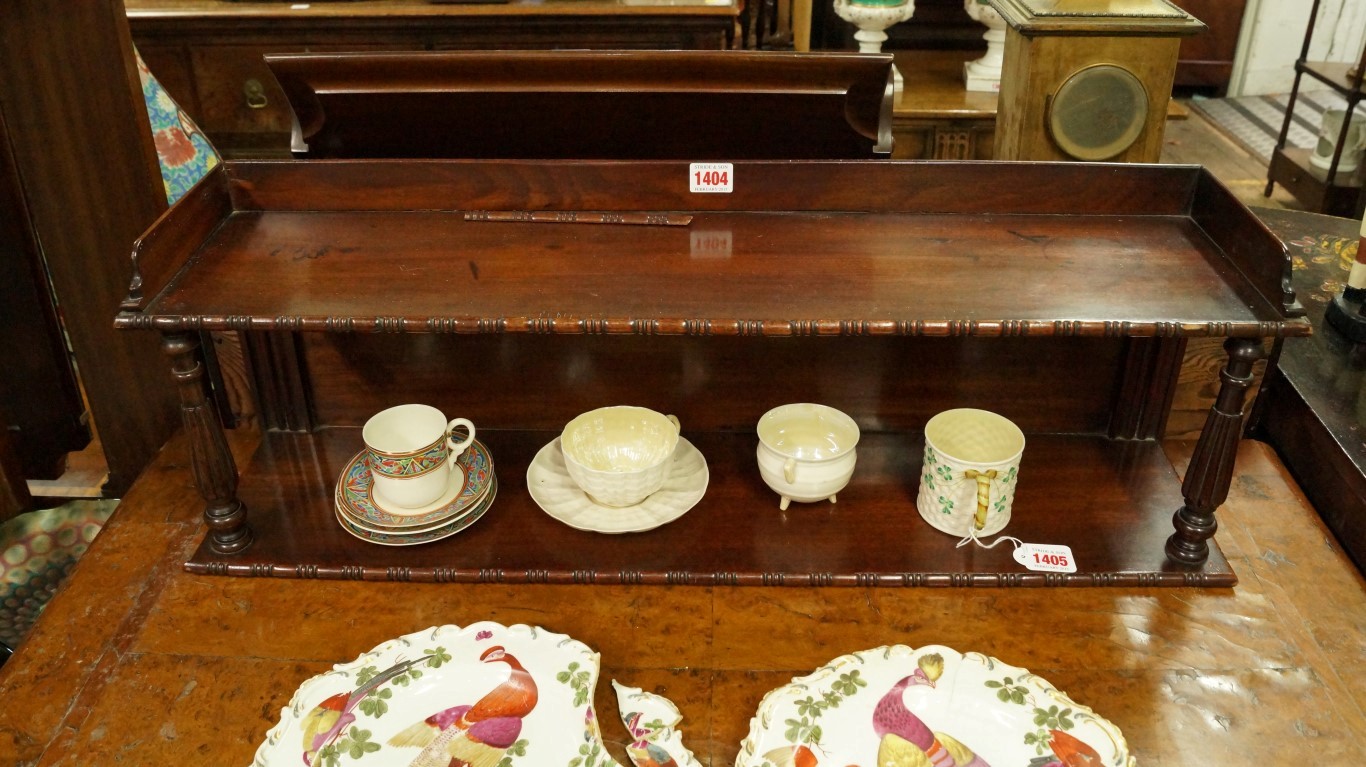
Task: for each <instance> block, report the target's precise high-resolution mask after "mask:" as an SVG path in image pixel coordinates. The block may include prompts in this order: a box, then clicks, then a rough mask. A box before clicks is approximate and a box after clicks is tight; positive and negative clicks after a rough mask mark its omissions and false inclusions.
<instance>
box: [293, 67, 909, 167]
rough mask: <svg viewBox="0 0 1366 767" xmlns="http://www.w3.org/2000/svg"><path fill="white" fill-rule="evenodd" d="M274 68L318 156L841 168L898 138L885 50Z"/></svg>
mask: <svg viewBox="0 0 1366 767" xmlns="http://www.w3.org/2000/svg"><path fill="white" fill-rule="evenodd" d="M266 62H267V64H269V66H270V68H271V71H272V72H273V73H274V74H275V76H276V78H277V79H278V80H279V82H280V85H281V87H282V88H283V89H284V91H285V93H286V94H287V95H288V97H289V101H290V104H291V106H292V107H293V112H294V114H295V115H296V116H297V118H298V123H299V135H298V136H297V137H296V147H295V151H296V154H297V155H298V156H301V157H307V158H329V157H332V158H341V157H345V158H356V157H423V158H440V157H451V158H471V157H476V158H481V159H499V158H513V159H517V158H521V159H526V158H546V159H559V158H575V159H596V158H604V159H674V160H690V161H704V160H744V159H783V160H788V159H839V158H873V157H877V156H885V155H886V154H887V153H888V152H889V151H890V144H891V117H892V81H891V75H892V69H891V66H892V58H891V56H890V55H871V54H823V55H809V54H796V53H781V52H771V51H765V52H758V51H726V52H717V51H630V52H627V51H610V52H606V51H555V52H546V51H529V52H514V51H499V52H489V51H485V52H470V53H455V52H425V53H366V54H360V53H349V54H332V55H322V54H308V55H298V54H296V55H279V56H268V57H267V58H266ZM546 115H555V119H553V120H547V119H545V116H546ZM493 116H496V117H493ZM491 119H492V120H494V122H493V123H491V122H490V120H491ZM566 125H573V126H575V129H574V130H572V131H566V130H565V129H564V126H566Z"/></svg>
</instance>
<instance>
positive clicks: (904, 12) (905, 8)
mask: <svg viewBox="0 0 1366 767" xmlns="http://www.w3.org/2000/svg"><path fill="white" fill-rule="evenodd" d="M834 3H835V13H836V14H837V15H838V16H839V17H840V18H841V19H844V20H845V21H847V22H849V23H850V24H853V25H854V26H856V27H858V31H857V32H855V33H854V39H855V40H857V41H858V49H859V52H860V53H881V52H882V44H883V43H885V42H887V28H888V27H891V26H893V25H896V24H899V23H901V22H903V21H906V20H907V19H909V18H911V16H914V15H915V3H914V2H913V0H834ZM892 78H893V80H894V83H893V87H894V88H895V92H896V94H897V95H896V98H900V94H901V91H902V89H903V87H904V81H903V79H902V77H901V72H900V71H899V70H898V69H897V68H896V65H893V66H892Z"/></svg>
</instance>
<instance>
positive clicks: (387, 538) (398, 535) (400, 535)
mask: <svg viewBox="0 0 1366 767" xmlns="http://www.w3.org/2000/svg"><path fill="white" fill-rule="evenodd" d="M497 495H498V480H497V478H494V480H493V482H492V484H490V485H489V487H488V491H487V492H486V493H484V497H483V498H481V499H480V500H479V502H478V503H476V504H475V505H474V507H473V508H471V509H468V510H466V511H462V512H461V513H460V514H459V515H457V516H456V517H455V518H454V519H451V520H449V521H447V522H445V523H443V524H441V525H438V526H437V527H433V528H427V529H422V530H409V531H400V532H380V531H377V530H368V529H366V528H364V527H361V526H360V525H358V524H356V522H355V521H354V520H352V519H351V518H350V517H349V516H348V515H347V514H345V513H344V512H343V511H342V508H341V506H340V505H338V506H337V508H336V514H337V522H339V523H340V524H341V526H342V529H343V530H345V531H346V532H348V533H350V534H352V535H354V536H355V537H357V538H359V539H361V540H363V541H368V542H370V543H377V544H379V545H381V546H416V545H418V544H420V543H431V542H432V541H439V540H441V539H442V538H449V537H451V536H452V535H455V534H456V533H458V532H460V531H462V530H464V529H465V528H467V527H469V526H470V525H472V524H474V523H475V522H478V521H479V518H480V517H482V516H484V512H486V511H488V510H489V507H490V506H492V505H493V499H494V498H495V497H496V496H497Z"/></svg>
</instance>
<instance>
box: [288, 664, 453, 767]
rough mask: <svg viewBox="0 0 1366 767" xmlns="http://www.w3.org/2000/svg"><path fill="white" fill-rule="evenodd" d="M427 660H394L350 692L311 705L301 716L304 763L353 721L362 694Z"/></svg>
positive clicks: (315, 756) (309, 763)
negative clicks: (354, 711)
mask: <svg viewBox="0 0 1366 767" xmlns="http://www.w3.org/2000/svg"><path fill="white" fill-rule="evenodd" d="M428 660H429V659H428V658H416V659H414V660H406V661H400V662H399V663H395V664H394V665H392V666H390V667H389V668H387V669H385V670H383V671H381V672H379V673H378V674H376V675H375V676H373V677H371V678H370V680H369V681H367V682H366V683H365V684H363V685H361V686H359V687H357V688H356V689H354V690H352V691H351V692H339V693H337V694H336V695H332V696H330V697H328V698H327V699H326V700H324V701H323V702H322V703H319V704H318V705H316V706H314V707H313V710H311V711H309V712H308V713H307V714H306V715H305V716H304V721H303V732H304V737H303V741H304V764H307V765H311V764H313V760H314V759H316V758H317V756H318V752H319V751H321V750H322V749H323V748H324V747H325V746H327V744H329V743H331V742H333V741H335V740H336V739H337V738H338V737H340V736H341V734H342V732H343V731H345V730H346V728H347V727H349V726H350V725H351V723H352V722H354V721H356V715H355V714H353V713H351V711H352V710H353V709H354V708H355V707H356V706H357V705H359V704H360V702H361V701H362V700H363V699H364V698H365V696H367V695H369V694H370V693H372V692H374V691H375V690H377V689H379V687H380V685H382V684H384V683H385V682H388V681H389V680H390V679H393V678H394V677H396V676H398V675H400V674H402V673H404V672H406V671H407V670H408V669H410V668H412V667H413V666H414V665H416V664H418V663H425V662H427V661H428Z"/></svg>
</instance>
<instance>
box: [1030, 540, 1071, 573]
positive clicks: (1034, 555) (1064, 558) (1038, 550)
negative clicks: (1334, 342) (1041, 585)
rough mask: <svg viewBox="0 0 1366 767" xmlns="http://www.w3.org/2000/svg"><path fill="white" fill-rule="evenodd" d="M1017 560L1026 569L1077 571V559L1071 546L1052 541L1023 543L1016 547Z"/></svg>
mask: <svg viewBox="0 0 1366 767" xmlns="http://www.w3.org/2000/svg"><path fill="white" fill-rule="evenodd" d="M1015 561H1016V562H1019V563H1020V564H1022V565H1024V566H1025V569H1026V570H1034V571H1036V572H1043V573H1075V572H1076V571H1077V559H1076V557H1074V556H1072V547H1071V546H1058V545H1055V544H1051V543H1021V544H1020V545H1019V546H1016V547H1015Z"/></svg>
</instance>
